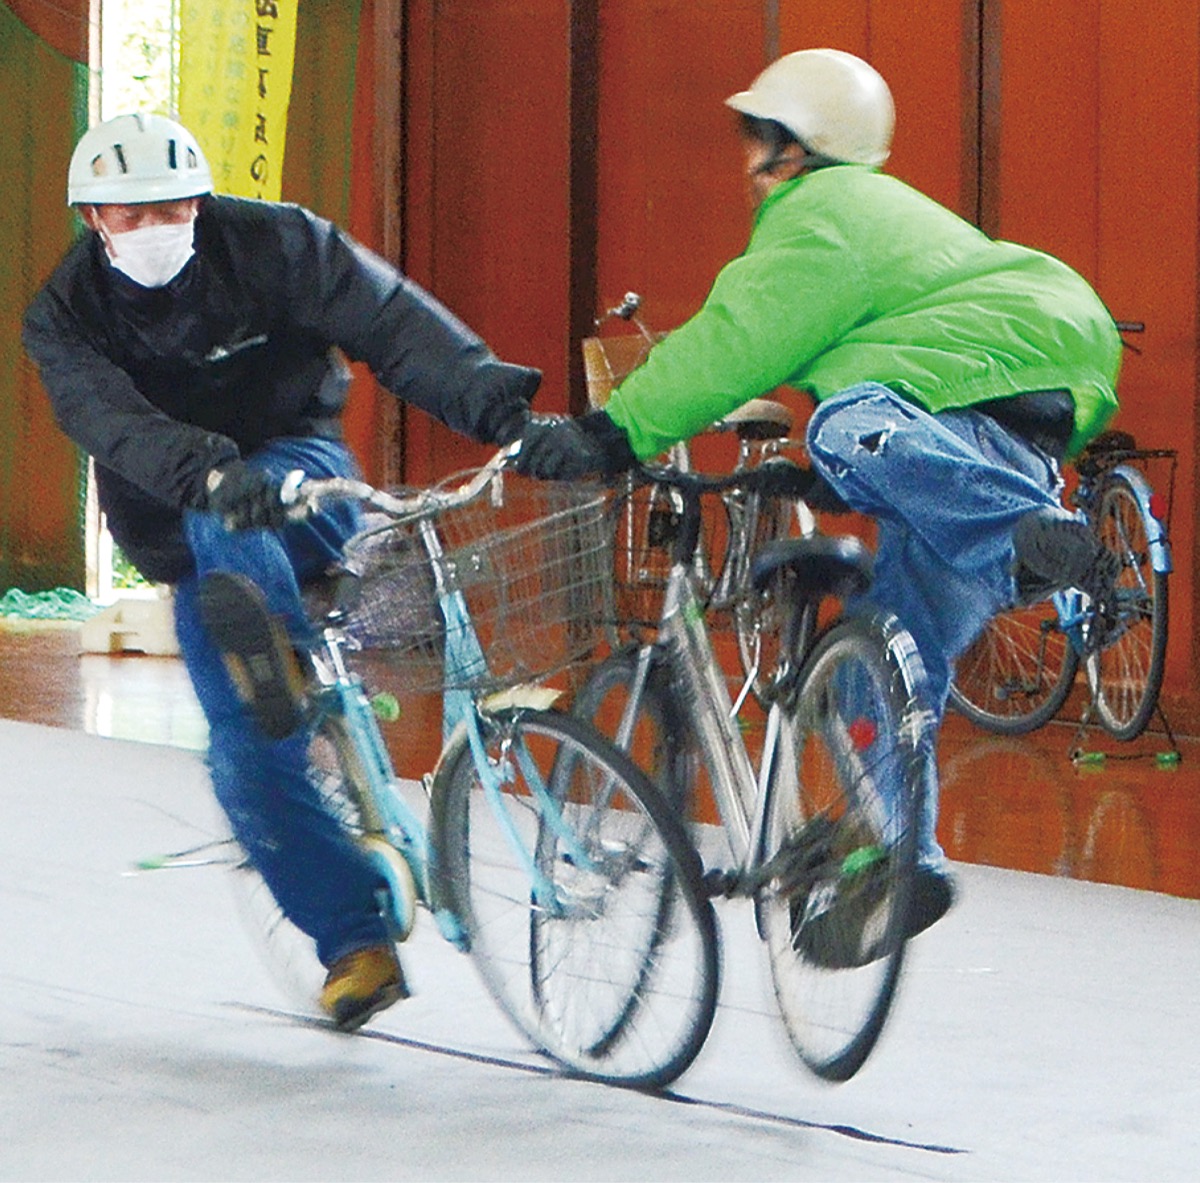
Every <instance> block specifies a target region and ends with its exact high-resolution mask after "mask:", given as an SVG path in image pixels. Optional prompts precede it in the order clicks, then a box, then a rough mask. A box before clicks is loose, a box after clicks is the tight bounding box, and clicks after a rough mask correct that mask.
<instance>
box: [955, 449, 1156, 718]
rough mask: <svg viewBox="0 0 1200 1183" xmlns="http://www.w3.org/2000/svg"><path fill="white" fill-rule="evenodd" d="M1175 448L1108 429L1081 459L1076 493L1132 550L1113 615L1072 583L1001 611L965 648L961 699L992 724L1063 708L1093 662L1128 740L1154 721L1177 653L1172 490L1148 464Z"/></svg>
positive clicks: (1093, 692) (1102, 706) (1095, 520)
mask: <svg viewBox="0 0 1200 1183" xmlns="http://www.w3.org/2000/svg"><path fill="white" fill-rule="evenodd" d="M1160 460H1161V461H1167V462H1169V463H1170V466H1171V473H1172V477H1173V474H1174V464H1175V453H1174V452H1173V451H1167V450H1155V449H1145V448H1138V447H1137V446H1136V444H1135V443H1134V440H1133V437H1132V436H1130V435H1128V434H1127V433H1125V432H1115V431H1110V432H1105V433H1104V434H1103V435H1101V436H1100V437H1098V438H1097V439H1096V440H1095V441H1093V443H1092V444H1091V445H1090V446H1089V447H1088V448H1087V449H1086V450H1085V451H1084V453H1083V454H1082V455H1081V456H1080V457H1079V459H1078V461H1077V462H1076V469H1077V471H1078V474H1079V483H1078V486H1077V487H1076V489H1075V491H1074V493H1073V494H1072V496H1071V503H1072V505H1073V506H1074V508H1076V509H1078V510H1079V511H1081V512H1082V514H1083V515H1084V518H1085V520H1086V521H1087V522H1088V523H1089V525H1090V526H1091V527H1092V529H1093V530H1094V531H1095V532H1096V536H1097V537H1098V538H1099V539H1100V541H1101V542H1103V543H1104V545H1105V546H1107V547H1108V548H1109V549H1110V550H1111V551H1112V552H1113V553H1114V554H1116V555H1117V556H1118V557H1119V559H1120V573H1119V575H1118V577H1117V582H1116V587H1115V589H1114V599H1113V602H1112V604H1110V605H1108V606H1107V611H1108V613H1109V617H1110V618H1109V619H1106V620H1104V621H1103V622H1099V627H1098V618H1097V606H1096V605H1094V604H1092V603H1091V602H1090V601H1089V600H1088V597H1087V596H1085V595H1084V594H1083V593H1082V592H1080V591H1078V590H1076V589H1074V588H1071V589H1068V590H1066V591H1063V592H1059V593H1057V594H1056V595H1054V596H1053V597H1052V598H1051V599H1050V600H1047V601H1045V602H1043V603H1041V604H1034V605H1031V606H1028V607H1020V608H1014V609H1012V610H1011V611H1009V612H1005V613H1002V614H1001V615H1000V616H997V617H996V618H995V619H994V620H992V621H991V623H990V624H989V625H988V627H987V628H986V629H985V630H984V632H983V634H982V636H980V638H979V639H978V640H977V641H976V642H975V643H974V645H972V646H971V648H970V649H969V650H968V651H967V652H966V653H965V654H964V655H963V656H962V658H960V659H959V662H958V666H957V669H956V671H955V677H954V682H953V684H952V685H951V687H950V703H951V705H952V706H953V707H954V708H955V709H956V710H957V711H958V712H959V713H960V714H962V715H965V716H966V717H967V718H968V719H970V720H971V721H972V722H973V723H975V724H977V725H978V726H980V727H982V728H984V729H985V730H988V731H993V732H997V733H999V734H1001V735H1022V734H1024V733H1026V732H1029V731H1033V730H1034V729H1035V728H1038V727H1041V726H1042V725H1043V724H1045V723H1048V722H1049V721H1050V720H1051V719H1052V718H1054V716H1055V715H1057V714H1058V712H1059V710H1061V708H1062V706H1063V704H1064V703H1065V702H1066V700H1067V697H1068V695H1069V694H1070V692H1071V688H1072V686H1073V685H1074V684H1075V679H1076V675H1077V673H1078V671H1079V666H1080V663H1081V662H1082V664H1083V667H1084V672H1085V674H1086V677H1087V684H1088V690H1089V692H1090V702H1089V708H1088V712H1087V713H1085V715H1084V719H1085V720H1087V719H1089V718H1090V717H1091V714H1092V713H1094V715H1095V716H1096V718H1098V719H1099V721H1100V724H1101V726H1102V727H1103V728H1104V729H1105V731H1107V732H1108V733H1109V734H1111V735H1112V736H1113V737H1114V738H1116V739H1119V740H1131V739H1135V738H1136V737H1137V736H1139V735H1141V733H1142V732H1143V731H1144V730H1145V728H1146V726H1147V724H1148V723H1149V722H1150V719H1151V718H1152V717H1153V714H1154V711H1155V709H1156V707H1157V706H1158V696H1159V692H1160V691H1161V689H1162V680H1163V671H1164V667H1165V665H1166V653H1167V586H1168V583H1167V581H1168V577H1169V575H1170V573H1171V546H1170V540H1169V537H1168V521H1169V516H1170V500H1171V498H1170V490H1169V486H1168V493H1167V494H1166V495H1164V494H1162V493H1160V492H1156V491H1155V490H1154V488H1153V487H1152V485H1151V483H1150V481H1149V479H1148V478H1147V475H1146V473H1145V471H1144V469H1145V467H1146V466H1147V465H1148V463H1149V462H1151V461H1160Z"/></svg>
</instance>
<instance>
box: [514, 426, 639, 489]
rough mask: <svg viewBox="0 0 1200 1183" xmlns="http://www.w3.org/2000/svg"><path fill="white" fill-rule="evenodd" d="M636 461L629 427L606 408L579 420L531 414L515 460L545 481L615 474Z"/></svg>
mask: <svg viewBox="0 0 1200 1183" xmlns="http://www.w3.org/2000/svg"><path fill="white" fill-rule="evenodd" d="M635 464H637V457H636V456H635V455H634V454H633V449H632V448H631V447H630V446H629V436H628V435H626V434H625V429H624V428H622V427H618V426H617V425H616V424H615V423H614V422H613V421H612V420H611V419H610V418H609V417H608V415H607V414H606V413H605V412H604V411H592V412H590V413H589V414H587V415H583V416H582V417H581V418H579V419H566V418H563V417H562V416H557V415H531V416H530V417H529V422H528V424H527V425H526V428H525V430H524V432H523V433H522V435H521V450H520V451H519V452H518V453H517V457H516V460H515V461H514V465H515V467H516V470H517V471H518V472H520V473H523V474H524V475H525V476H532V477H537V478H538V479H539V480H543V481H576V480H579V479H581V478H582V477H589V476H600V477H612V476H616V475H617V474H618V473H621V472H625V471H626V470H627V469H630V468H632V467H633V466H634V465H635Z"/></svg>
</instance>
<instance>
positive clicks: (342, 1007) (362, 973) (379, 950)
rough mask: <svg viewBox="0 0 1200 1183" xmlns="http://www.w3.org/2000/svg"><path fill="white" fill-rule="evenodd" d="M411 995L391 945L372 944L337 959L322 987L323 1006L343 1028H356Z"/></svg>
mask: <svg viewBox="0 0 1200 1183" xmlns="http://www.w3.org/2000/svg"><path fill="white" fill-rule="evenodd" d="M407 997H408V985H407V984H406V982H405V981H404V971H403V970H402V969H401V968H400V962H399V960H398V958H397V957H396V950H395V949H394V948H393V947H392V946H391V945H369V946H368V947H367V948H365V949H356V950H355V951H354V952H353V953H347V954H346V956H345V957H341V958H339V959H338V960H337V961H335V962H334V963H333V965H332V966H331V967H330V970H329V975H328V976H327V977H326V979H325V985H324V986H323V987H322V989H321V1009H322V1010H323V1011H324V1012H325V1013H326V1014H327V1015H328V1016H329V1017H330V1018H331V1019H332V1020H333V1025H334V1026H335V1027H336V1028H337V1029H338V1030H339V1031H354V1030H355V1029H356V1028H358V1027H361V1026H362V1025H363V1024H364V1023H365V1022H366V1021H367V1020H368V1019H369V1018H370V1017H371V1016H372V1015H376V1014H378V1013H379V1012H380V1011H381V1010H385V1009H386V1008H387V1007H389V1006H391V1005H392V1003H394V1002H399V1001H400V999H402V998H407Z"/></svg>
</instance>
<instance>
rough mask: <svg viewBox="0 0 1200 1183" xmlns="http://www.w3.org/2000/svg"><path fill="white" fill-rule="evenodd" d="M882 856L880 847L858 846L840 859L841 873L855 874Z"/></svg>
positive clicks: (882, 852) (846, 874)
mask: <svg viewBox="0 0 1200 1183" xmlns="http://www.w3.org/2000/svg"><path fill="white" fill-rule="evenodd" d="M883 857H884V851H883V848H882V847H879V846H860V847H858V849H857V850H852V851H851V852H850V853H849V854H848V855H846V857H845V858H844V859H842V874H843V875H845V876H850V875H857V874H858V873H859V872H860V871H865V870H866V869H867V868H868V867H869V866H872V865H873V864H874V863H877V862H879V860H880V859H881V858H883Z"/></svg>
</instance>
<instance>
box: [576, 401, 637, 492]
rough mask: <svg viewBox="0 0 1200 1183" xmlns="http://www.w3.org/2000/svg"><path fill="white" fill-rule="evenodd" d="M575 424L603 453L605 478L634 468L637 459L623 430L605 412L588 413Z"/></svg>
mask: <svg viewBox="0 0 1200 1183" xmlns="http://www.w3.org/2000/svg"><path fill="white" fill-rule="evenodd" d="M575 422H576V423H577V424H578V425H579V429H580V430H581V431H582V432H583V434H584V435H585V436H586V437H587V438H588V439H589V440H591V441H592V443H594V444H595V445H596V446H597V447H598V448H599V449H600V451H601V452H602V453H603V456H604V474H605V476H616V475H617V474H618V473H621V472H628V471H629V469H631V468H634V467H636V465H637V462H638V458H637V456H636V455H635V454H634V451H633V448H632V447H630V445H629V436H628V434H627V433H626V431H625V428H623V427H620V426H618V425H617V424H616V423H614V422H613V421H612V419H611V418H609V415H608V413H607V412H606V411H602V410H601V411H589V412H588V413H587V414H586V415H581V416H580V417H579V418H578V419H576V420H575Z"/></svg>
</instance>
